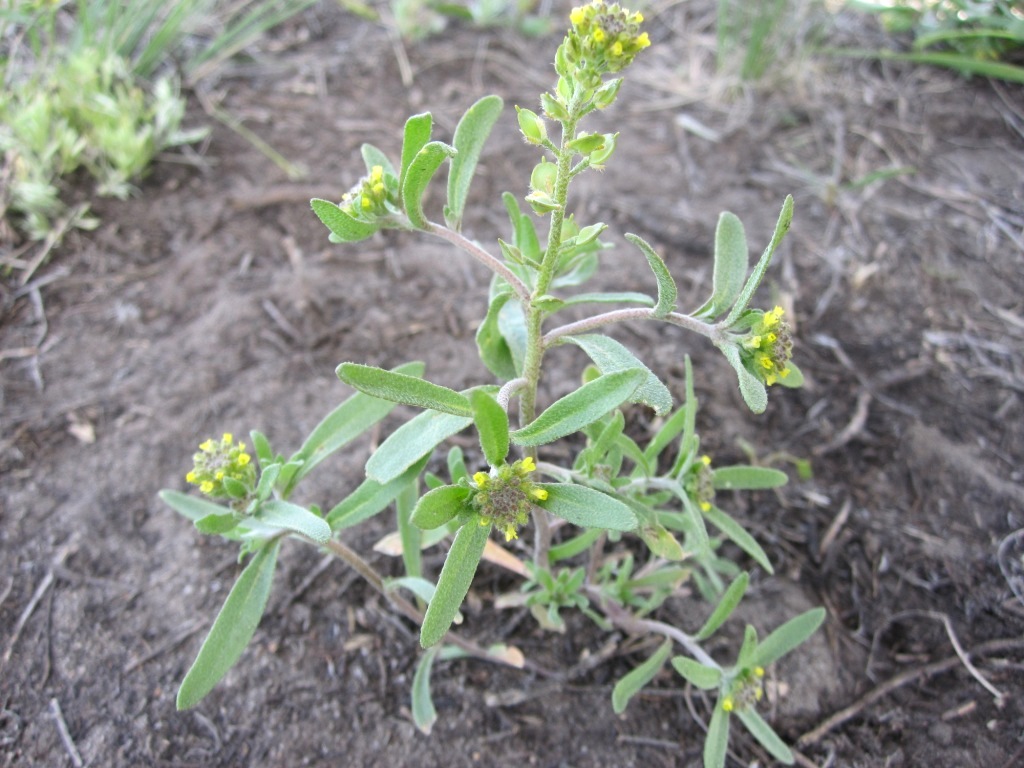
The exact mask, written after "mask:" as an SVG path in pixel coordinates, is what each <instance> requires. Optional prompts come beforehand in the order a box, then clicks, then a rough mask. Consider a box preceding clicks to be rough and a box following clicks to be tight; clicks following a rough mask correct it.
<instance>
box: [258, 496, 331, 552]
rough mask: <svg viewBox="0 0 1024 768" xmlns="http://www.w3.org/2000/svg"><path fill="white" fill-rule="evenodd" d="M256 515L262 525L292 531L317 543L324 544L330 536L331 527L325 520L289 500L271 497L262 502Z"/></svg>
mask: <svg viewBox="0 0 1024 768" xmlns="http://www.w3.org/2000/svg"><path fill="white" fill-rule="evenodd" d="M257 517H258V519H259V521H260V522H261V523H263V524H264V525H270V526H275V527H277V528H283V529H285V530H287V531H293V532H294V533H298V534H301V535H303V536H305V537H306V538H307V539H312V540H313V541H315V542H316V543H317V544H326V543H327V541H328V540H329V539H330V538H331V527H330V526H329V525H328V524H327V521H326V520H324V519H323V518H322V517H320V516H319V515H315V514H313V513H312V512H310V511H309V510H308V509H305V508H304V507H300V506H299V505H298V504H292V503H291V502H290V501H281V500H280V499H271V500H270V501H267V502H264V503H263V504H261V505H260V509H259V512H258V514H257Z"/></svg>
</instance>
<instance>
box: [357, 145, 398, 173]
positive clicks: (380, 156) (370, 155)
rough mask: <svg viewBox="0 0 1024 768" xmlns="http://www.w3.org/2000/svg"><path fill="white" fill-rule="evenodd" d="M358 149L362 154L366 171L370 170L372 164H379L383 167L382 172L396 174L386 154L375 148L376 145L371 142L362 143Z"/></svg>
mask: <svg viewBox="0 0 1024 768" xmlns="http://www.w3.org/2000/svg"><path fill="white" fill-rule="evenodd" d="M359 151H360V153H361V154H362V156H363V162H364V163H366V170H367V171H372V170H373V166H375V165H379V166H380V167H381V168H383V169H384V173H386V174H388V175H389V176H397V174H396V173H395V167H394V166H393V165H392V164H391V161H390V160H388V156H387V155H385V154H384V153H383V152H382V151H380V150H379V149H377V147H375V146H373V144H363V146H361V147H360V148H359Z"/></svg>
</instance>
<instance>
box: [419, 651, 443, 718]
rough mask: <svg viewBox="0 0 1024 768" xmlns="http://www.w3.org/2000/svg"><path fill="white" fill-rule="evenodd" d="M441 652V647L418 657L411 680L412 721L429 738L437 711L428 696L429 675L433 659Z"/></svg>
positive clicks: (432, 666)
mask: <svg viewBox="0 0 1024 768" xmlns="http://www.w3.org/2000/svg"><path fill="white" fill-rule="evenodd" d="M440 651H441V646H438V647H436V648H429V649H427V651H425V652H424V654H423V656H421V657H420V663H419V664H417V665H416V674H415V675H413V678H412V721H413V722H414V723H415V724H416V727H417V728H419V729H420V731H421V732H422V733H424V734H425V735H427V736H429V735H430V731H431V729H432V728H433V727H434V723H435V722H437V710H436V709H434V701H433V699H432V698H431V696H430V673H431V670H433V668H434V659H436V658H437V654H438V653H439V652H440Z"/></svg>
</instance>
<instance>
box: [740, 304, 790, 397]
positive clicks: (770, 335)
mask: <svg viewBox="0 0 1024 768" xmlns="http://www.w3.org/2000/svg"><path fill="white" fill-rule="evenodd" d="M783 314H784V313H783V310H782V307H775V309H772V310H770V311H768V312H765V313H763V314H762V316H761V318H760V319H759V320H758V321H757V322H756V323H755V324H754V325H753V327H752V328H751V329H750V333H748V334H747V336H746V338H744V340H743V350H744V357H745V359H746V360H747V363H748V365H747V367H748V368H750V369H751V371H752V372H753V373H754V375H755V376H757V377H758V378H759V379H761V380H762V381H763V382H764V383H765V384H767V385H768V386H771V385H772V384H774V383H775V382H777V381H778V380H779V379H782V378H785V377H786V376H788V375H789V361H790V359H792V357H793V340H792V338H791V337H790V334H789V323H787V322H786V321H785V320H784V319H783Z"/></svg>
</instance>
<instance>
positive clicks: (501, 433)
mask: <svg viewBox="0 0 1024 768" xmlns="http://www.w3.org/2000/svg"><path fill="white" fill-rule="evenodd" d="M470 403H471V404H472V406H473V421H474V422H475V423H476V429H477V432H479V433H480V447H481V448H482V449H483V452H484V458H485V459H486V460H487V463H488V464H490V465H491V466H492V467H497V466H499V465H501V464H502V463H504V461H505V457H506V456H508V440H509V438H508V414H507V413H505V409H504V408H502V407H501V406H500V405H498V401H497V400H495V399H494V398H493V397H491V396H490V395H489V394H487V393H486V392H484V391H483V390H480V389H477V390H474V391H473V394H472V395H471V396H470Z"/></svg>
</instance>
